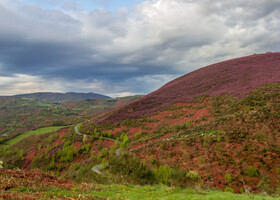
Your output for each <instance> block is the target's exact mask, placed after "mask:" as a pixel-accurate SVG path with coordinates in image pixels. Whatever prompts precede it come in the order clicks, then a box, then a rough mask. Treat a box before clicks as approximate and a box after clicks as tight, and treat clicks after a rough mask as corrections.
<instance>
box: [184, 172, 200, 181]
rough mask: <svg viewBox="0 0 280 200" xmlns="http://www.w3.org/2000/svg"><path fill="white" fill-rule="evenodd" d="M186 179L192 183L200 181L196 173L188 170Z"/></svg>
mask: <svg viewBox="0 0 280 200" xmlns="http://www.w3.org/2000/svg"><path fill="white" fill-rule="evenodd" d="M187 178H188V179H191V180H192V181H193V182H198V181H199V180H200V178H201V177H200V175H199V174H198V172H196V171H192V170H190V171H189V172H188V173H187Z"/></svg>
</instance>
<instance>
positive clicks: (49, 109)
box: [0, 53, 280, 199]
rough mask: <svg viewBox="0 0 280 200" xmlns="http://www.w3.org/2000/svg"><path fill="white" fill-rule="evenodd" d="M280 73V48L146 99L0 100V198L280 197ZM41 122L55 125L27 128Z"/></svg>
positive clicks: (210, 69) (197, 74)
mask: <svg viewBox="0 0 280 200" xmlns="http://www.w3.org/2000/svg"><path fill="white" fill-rule="evenodd" d="M279 69H280V53H268V54H259V55H252V56H247V57H243V58H238V59H233V60H229V61H224V62H221V63H217V64H214V65H211V66H207V67H205V68H201V69H199V70H196V71H193V72H191V73H189V74H187V75H184V76H182V77H180V78H178V79H175V80H174V81H171V82H169V83H167V84H166V85H164V86H163V87H161V88H160V89H158V90H157V91H155V92H152V93H150V94H148V95H145V96H143V97H140V96H134V97H127V98H117V99H105V100H104V99H103V100H101V99H98V100H96V99H94V100H81V101H65V102H49V101H39V100H34V99H26V98H14V97H13V98H0V101H1V103H2V104H1V112H0V116H1V132H0V133H1V134H2V135H4V134H6V136H2V137H1V144H2V145H1V146H0V160H2V161H3V168H5V169H1V171H0V176H2V177H5V180H6V181H2V182H1V185H0V188H1V190H0V197H1V195H2V196H4V195H6V196H7V197H10V196H13V195H19V197H23V196H24V197H28V198H29V195H30V198H31V199H32V198H35V196H34V195H37V196H36V198H38V199H40V198H42V199H44V198H48V197H55V198H62V197H63V196H66V197H69V198H70V197H71V198H72V197H73V198H76V199H79V198H81V199H107V198H111V199H143V197H145V199H185V198H186V197H188V199H279V195H280V193H279V191H280V185H279V184H280V156H279V155H280V124H279V119H280V81H279V80H280V70H279ZM2 119H3V121H2ZM15 124H16V125H15ZM52 126H53V127H52ZM39 127H52V129H49V128H46V129H47V131H43V132H40V131H39V130H41V129H38V130H37V131H38V132H37V133H36V132H35V133H34V134H32V132H27V131H30V130H33V129H37V128H39ZM23 130H24V131H23ZM20 133H24V134H20ZM24 135H31V136H29V137H26V138H24V137H25V136H24ZM18 137H22V138H20V140H19V139H17V138H18ZM4 145H6V146H5V147H4ZM7 145H9V146H7ZM18 168H19V169H21V170H20V171H18V172H17V171H6V170H7V169H18ZM29 173H30V174H32V173H35V174H37V175H36V176H38V177H41V176H42V177H45V176H47V180H46V182H48V181H50V180H54V182H55V183H54V184H53V183H51V184H50V185H49V186H48V187H47V186H46V185H43V186H42V187H41V188H38V187H37V186H35V185H36V183H34V182H32V181H31V182H32V183H31V182H28V181H26V180H25V179H24V180H22V179H21V178H20V177H22V176H23V177H27V176H28V175H26V174H29ZM50 177H52V178H50ZM3 180H4V179H3ZM60 181H62V182H61V185H59V184H57V183H60ZM56 182H57V183H56ZM64 182H65V183H64ZM7 183H10V185H9V184H7ZM64 185H65V186H64ZM31 193H32V194H31ZM3 198H4V197H3Z"/></svg>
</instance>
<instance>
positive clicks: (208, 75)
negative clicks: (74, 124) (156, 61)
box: [100, 53, 280, 122]
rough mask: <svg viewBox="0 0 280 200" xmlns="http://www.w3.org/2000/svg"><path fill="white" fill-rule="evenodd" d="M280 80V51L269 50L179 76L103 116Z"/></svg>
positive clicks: (116, 116)
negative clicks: (272, 51)
mask: <svg viewBox="0 0 280 200" xmlns="http://www.w3.org/2000/svg"><path fill="white" fill-rule="evenodd" d="M279 80H280V53H266V54H258V55H251V56H247V57H243V58H236V59H233V60H228V61H224V62H220V63H217V64H213V65H210V66H207V67H204V68H201V69H198V70H195V71H193V72H191V73H189V74H186V75H184V76H182V77H180V78H177V79H175V80H173V81H171V82H169V83H167V84H166V85H164V86H163V87H161V88H160V89H158V90H157V91H155V92H152V93H150V94H148V95H146V96H144V97H142V98H141V99H139V100H137V101H135V102H133V103H131V104H130V105H128V106H125V107H123V108H121V109H120V110H118V111H117V112H114V113H113V114H112V115H110V116H108V117H106V118H104V119H102V120H100V121H101V122H104V121H106V120H109V121H111V122H114V121H119V120H123V119H127V118H130V117H139V116H141V115H149V114H152V113H154V112H156V111H158V110H160V109H162V108H166V107H168V106H170V105H171V104H172V103H176V102H187V101H191V100H192V98H193V97H196V96H201V95H204V94H208V95H210V96H218V95H222V94H232V95H237V96H239V95H241V96H242V95H245V94H247V93H249V92H251V91H252V90H254V89H256V88H258V87H260V86H262V85H265V84H270V83H277V82H279Z"/></svg>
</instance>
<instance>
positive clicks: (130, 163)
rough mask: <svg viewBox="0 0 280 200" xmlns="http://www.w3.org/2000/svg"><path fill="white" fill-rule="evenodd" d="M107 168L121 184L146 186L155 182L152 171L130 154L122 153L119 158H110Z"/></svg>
mask: <svg viewBox="0 0 280 200" xmlns="http://www.w3.org/2000/svg"><path fill="white" fill-rule="evenodd" d="M108 168H109V171H110V172H111V173H112V174H116V175H117V177H118V179H121V180H119V181H121V182H122V183H130V184H140V185H146V184H153V183H155V182H156V177H155V174H154V173H153V171H152V170H151V169H150V168H149V167H148V166H147V165H145V164H144V163H143V162H141V160H140V159H139V158H138V157H137V156H134V155H132V154H128V153H124V154H121V155H120V156H119V157H112V158H111V159H110V160H109V166H108Z"/></svg>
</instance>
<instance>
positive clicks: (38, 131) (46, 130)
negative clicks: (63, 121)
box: [5, 126, 65, 147]
mask: <svg viewBox="0 0 280 200" xmlns="http://www.w3.org/2000/svg"><path fill="white" fill-rule="evenodd" d="M64 127H65V126H52V127H44V128H39V129H36V130H33V131H28V132H25V133H23V134H21V135H19V136H17V137H15V138H13V139H11V140H8V141H7V142H6V145H5V146H6V147H7V146H9V145H13V144H15V143H17V142H19V141H20V140H22V139H24V138H26V137H28V136H30V135H40V134H44V133H49V132H52V131H56V130H58V129H61V128H64Z"/></svg>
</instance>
